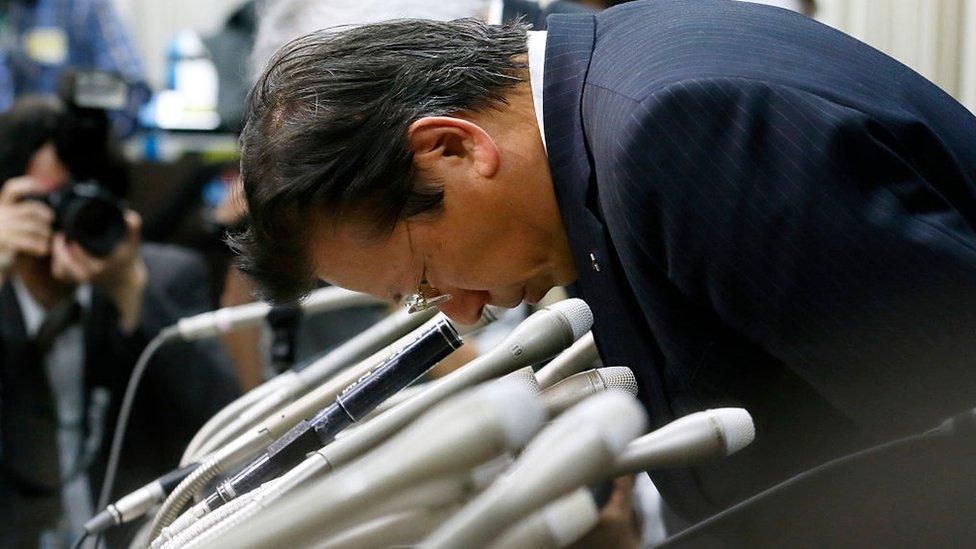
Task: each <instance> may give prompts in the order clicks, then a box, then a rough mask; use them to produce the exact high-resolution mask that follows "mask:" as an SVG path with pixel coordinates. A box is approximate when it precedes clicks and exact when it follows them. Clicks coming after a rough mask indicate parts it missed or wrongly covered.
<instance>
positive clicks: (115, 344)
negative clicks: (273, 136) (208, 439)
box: [0, 98, 237, 547]
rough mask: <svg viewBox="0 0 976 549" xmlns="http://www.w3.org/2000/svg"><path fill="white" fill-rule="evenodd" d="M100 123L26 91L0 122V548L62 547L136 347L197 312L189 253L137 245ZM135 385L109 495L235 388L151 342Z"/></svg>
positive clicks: (101, 457) (189, 352) (100, 458)
mask: <svg viewBox="0 0 976 549" xmlns="http://www.w3.org/2000/svg"><path fill="white" fill-rule="evenodd" d="M108 128H109V125H108V118H107V116H106V113H105V112H97V111H96V112H92V111H91V110H81V109H77V108H64V107H62V106H61V105H60V104H58V103H54V102H49V101H43V100H39V99H32V98H25V99H21V100H19V101H18V102H17V103H16V104H15V105H14V107H13V108H12V109H11V110H10V111H9V112H7V113H5V114H4V115H3V116H0V285H2V286H0V403H2V409H0V437H2V438H0V442H2V446H0V468H2V477H0V514H2V516H3V517H4V518H3V520H2V521H0V546H3V547H9V546H37V545H38V543H40V545H41V546H43V547H61V546H66V545H67V543H66V542H67V541H68V540H70V539H71V537H72V536H73V535H75V534H76V533H77V532H78V531H79V528H80V525H81V524H82V523H83V522H84V521H85V520H86V519H87V518H89V517H90V516H91V514H92V507H93V504H94V503H93V499H94V498H95V497H97V494H98V490H99V489H100V483H101V475H102V473H103V471H104V467H105V457H106V453H107V447H108V441H109V440H110V438H111V436H112V432H111V430H112V427H113V426H114V423H115V419H116V416H117V414H118V406H119V403H120V400H121V397H122V393H123V390H124V387H125V383H126V381H127V379H128V377H129V374H130V372H131V369H132V367H133V365H134V362H135V360H136V358H137V356H138V354H139V353H140V352H141V351H142V349H143V348H144V347H145V345H146V343H147V342H148V341H149V339H150V338H151V337H152V336H153V335H154V334H155V333H156V332H158V330H159V329H161V328H162V327H163V326H165V325H168V324H171V323H172V322H174V321H175V320H176V319H177V318H179V317H180V316H184V315H186V314H192V313H195V312H199V311H200V310H203V309H206V308H207V307H208V304H207V300H206V278H205V277H206V275H205V272H206V271H205V268H204V266H203V264H202V262H201V261H200V260H199V259H198V258H197V257H196V256H195V255H192V254H190V253H189V252H186V251H184V250H181V249H178V248H174V247H167V246H158V245H150V244H142V243H141V242H140V218H139V215H138V214H136V213H135V212H134V211H131V210H128V209H125V208H124V206H123V203H122V202H121V198H122V197H124V196H125V191H126V187H127V185H126V177H125V170H124V166H123V164H122V162H121V160H120V157H119V156H118V154H117V152H116V150H115V149H114V147H113V146H112V140H111V137H110V133H109V130H108ZM79 182H84V183H79ZM86 212H87V213H86ZM86 216H87V218H86ZM113 219H115V222H114V223H115V225H116V226H114V228H113V221H112V220H113ZM144 387H145V388H144V389H143V391H140V393H139V396H138V398H137V399H136V408H135V410H134V411H133V418H132V421H131V422H130V426H129V429H128V431H129V432H128V437H127V438H128V440H127V444H126V446H125V450H124V453H123V459H122V461H121V463H122V464H123V469H122V470H121V471H120V474H119V482H118V483H117V484H116V489H117V490H116V491H117V492H121V491H126V490H128V489H131V488H134V487H136V486H137V485H140V484H142V483H143V482H145V481H148V480H150V479H151V478H154V477H155V476H156V475H158V474H159V473H162V472H164V471H165V470H167V469H169V468H171V467H172V466H173V465H175V461H176V459H177V456H178V452H179V450H180V448H181V447H182V446H183V445H184V444H185V442H186V441H187V440H188V438H189V437H190V436H191V435H192V433H193V432H194V431H195V429H196V428H197V427H198V426H199V425H200V424H201V423H202V421H203V420H205V419H206V418H207V417H209V416H210V415H211V414H212V413H213V412H214V411H216V410H218V409H220V407H221V406H222V405H223V404H224V403H226V402H227V401H229V400H230V399H231V398H233V397H234V395H235V393H236V392H237V388H236V384H235V383H234V382H233V381H232V375H231V373H230V368H229V366H228V364H227V360H226V357H225V356H224V355H223V354H222V353H221V352H220V350H219V348H218V347H216V346H215V345H211V346H205V345H204V344H199V345H198V344H193V345H191V344H180V345H173V346H168V347H166V348H164V349H162V350H161V351H160V353H159V355H158V356H157V357H156V359H154V361H153V364H152V366H151V367H150V368H149V371H148V372H147V379H146V382H145V383H144ZM130 464H137V465H135V466H131V465H130ZM127 465H129V466H128V467H127Z"/></svg>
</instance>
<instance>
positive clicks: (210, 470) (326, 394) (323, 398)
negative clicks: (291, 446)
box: [151, 307, 497, 537]
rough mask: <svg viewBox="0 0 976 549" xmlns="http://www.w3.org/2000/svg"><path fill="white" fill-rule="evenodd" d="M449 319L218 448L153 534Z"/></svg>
mask: <svg viewBox="0 0 976 549" xmlns="http://www.w3.org/2000/svg"><path fill="white" fill-rule="evenodd" d="M446 318H447V317H445V316H444V315H443V314H442V313H439V314H437V315H436V316H434V317H433V318H432V319H431V320H429V321H428V322H427V323H426V324H424V325H422V326H421V327H419V328H417V329H416V330H414V331H413V332H411V333H410V334H407V335H406V336H403V337H402V338H400V339H399V340H397V341H396V342H394V343H393V344H391V345H389V346H387V347H386V348H384V349H383V350H381V351H379V352H377V353H374V354H373V355H372V356H370V357H369V358H367V359H365V360H363V361H362V362H360V363H359V364H357V365H355V366H351V367H349V368H346V369H344V370H342V371H341V372H339V373H338V374H336V375H334V376H332V377H331V378H329V379H328V381H326V382H325V383H323V384H322V385H320V386H319V387H318V388H316V389H315V390H313V391H311V392H309V393H307V394H305V395H304V396H302V397H301V398H299V399H298V400H295V401H294V402H291V403H290V404H288V405H287V406H286V407H285V408H283V409H281V410H279V411H277V412H275V413H273V414H272V415H271V416H269V417H268V419H266V420H265V421H263V422H262V423H261V424H259V425H258V426H256V427H254V428H252V429H250V430H248V431H247V432H245V433H244V434H242V435H240V436H238V437H237V438H235V439H234V440H232V441H231V442H230V443H228V444H226V445H224V446H222V447H221V448H220V449H219V450H216V451H215V452H214V454H213V455H211V456H210V457H208V458H207V459H206V460H204V461H203V463H202V464H201V466H200V467H199V468H197V469H196V470H194V471H193V473H191V475H190V476H189V477H187V478H186V479H185V480H184V481H183V482H181V483H180V485H179V486H177V487H176V489H175V490H174V491H173V493H172V494H171V495H170V496H169V497H168V498H167V499H166V501H164V502H163V506H162V508H161V509H160V511H159V513H157V515H156V519H155V520H154V526H153V528H152V531H151V534H152V536H153V537H155V536H156V535H157V534H159V532H160V531H161V530H162V528H163V527H165V526H166V525H169V524H171V523H172V522H173V521H174V520H175V519H176V518H177V516H178V514H179V513H180V511H181V510H182V508H183V506H184V505H186V504H187V503H188V502H189V500H190V498H191V497H192V495H193V494H195V493H196V492H197V491H198V490H200V489H202V488H203V487H204V486H205V485H206V484H207V483H209V482H210V481H211V480H212V479H214V478H216V477H217V476H218V475H219V474H221V473H223V472H224V471H225V470H226V469H227V468H228V467H230V466H232V465H234V464H236V463H239V462H241V461H243V460H246V459H248V458H250V457H252V456H254V455H256V454H258V453H260V452H262V451H265V450H266V449H267V447H268V446H269V445H271V444H274V443H275V441H276V440H278V439H279V438H280V437H282V436H284V435H285V434H286V433H287V432H288V431H289V430H290V429H291V428H292V427H294V426H295V425H297V424H299V422H301V421H302V420H304V419H306V418H308V417H310V416H311V415H313V414H315V413H316V412H318V411H319V410H320V409H321V408H322V407H324V406H327V405H328V404H330V403H332V401H333V400H334V399H335V398H336V397H337V396H338V395H339V393H340V392H342V390H343V389H345V388H346V387H347V386H349V385H350V384H351V383H353V382H354V381H356V379H357V378H358V377H359V376H362V375H363V374H364V373H366V372H368V371H369V370H370V369H372V368H373V367H374V366H375V365H376V364H378V363H379V362H381V361H382V360H384V359H386V358H387V357H388V355H389V354H390V353H391V352H393V350H394V349H397V348H399V347H401V346H403V345H404V344H405V343H404V342H405V341H409V340H410V338H411V337H416V335H417V334H418V333H420V332H422V331H424V330H427V329H429V328H430V327H431V326H433V325H434V324H436V323H437V322H440V321H442V320H444V321H446ZM496 318H497V316H496V315H495V313H494V311H493V309H492V308H489V307H486V308H485V309H484V310H483V311H482V316H481V320H480V321H479V322H478V323H477V324H474V325H469V326H460V327H459V331H460V332H461V333H462V334H464V333H471V332H474V331H476V330H478V329H480V328H481V327H483V326H485V325H487V324H489V323H491V322H493V321H494V320H495V319H496ZM310 368H311V367H310ZM302 373H304V371H303V372H302ZM192 512H193V513H194V514H196V515H202V514H205V513H207V512H208V509H207V507H206V505H205V502H201V503H200V504H198V505H197V506H195V507H194V508H193V511H192Z"/></svg>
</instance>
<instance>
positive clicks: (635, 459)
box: [491, 374, 755, 549]
mask: <svg viewBox="0 0 976 549" xmlns="http://www.w3.org/2000/svg"><path fill="white" fill-rule="evenodd" d="M577 375H579V374H577ZM543 394H545V392H543ZM754 437H755V430H754V429H753V426H752V418H751V416H750V415H749V413H748V412H746V411H745V410H743V409H742V408H719V409H715V410H706V411H704V412H697V413H694V414H690V415H688V416H685V417H683V418H680V419H677V420H675V421H673V422H671V423H669V424H668V425H665V426H664V427H661V428H660V429H658V430H656V431H654V432H652V433H648V434H646V435H644V436H642V437H639V438H636V439H634V440H633V441H631V442H630V444H628V445H627V447H626V448H624V450H623V452H621V453H620V455H618V456H617V459H616V461H615V462H614V465H613V467H611V468H610V470H609V471H608V472H607V474H606V476H607V477H608V478H613V477H617V476H622V475H629V474H634V473H639V472H642V471H648V470H651V469H660V468H663V467H691V466H694V465H697V464H700V463H702V462H705V461H707V460H710V459H717V458H722V457H725V456H728V455H731V454H733V453H735V452H737V451H738V450H741V449H742V448H744V447H746V446H747V445H748V444H749V443H750V442H752V440H753V439H754ZM599 512H600V509H599V506H598V505H597V503H596V501H595V500H594V498H593V494H592V492H591V491H590V489H589V488H586V487H584V488H580V489H578V490H576V491H575V492H573V493H572V494H570V495H568V496H565V497H563V498H561V499H558V500H556V501H554V502H552V503H550V504H548V505H546V506H545V507H543V508H542V509H540V510H539V511H536V512H535V513H533V514H532V515H531V516H529V517H528V518H526V519H524V520H522V521H521V522H519V523H518V524H516V525H515V526H513V527H512V528H509V529H508V530H507V531H506V532H505V534H504V535H502V536H501V538H499V540H498V541H497V542H495V543H494V544H492V545H491V549H521V548H528V547H531V548H532V549H561V548H563V547H567V546H569V545H572V544H573V543H576V542H577V541H579V539H580V538H581V537H583V536H584V535H586V533H587V532H589V531H590V530H591V529H593V527H595V526H596V524H597V522H598V520H599Z"/></svg>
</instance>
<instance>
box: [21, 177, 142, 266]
mask: <svg viewBox="0 0 976 549" xmlns="http://www.w3.org/2000/svg"><path fill="white" fill-rule="evenodd" d="M38 199H39V200H41V201H43V202H44V203H46V204H47V205H48V206H50V207H51V209H52V210H54V230H55V231H62V232H64V234H65V237H66V238H67V239H68V241H72V242H77V243H78V244H79V245H80V246H81V247H82V248H84V249H85V251H86V252H88V253H89V254H91V255H93V256H95V257H105V256H107V255H109V254H110V253H112V250H114V249H115V247H116V246H117V245H118V244H119V242H121V241H122V239H123V238H125V235H126V232H127V228H126V224H125V217H124V213H125V203H124V202H123V201H122V200H119V199H118V198H117V197H116V196H115V195H113V194H112V193H110V192H108V191H107V190H105V189H104V188H103V187H102V186H101V185H99V184H98V183H96V182H94V181H83V182H78V183H73V184H69V185H66V186H65V188H64V189H62V190H59V191H56V192H54V193H51V194H49V195H46V196H43V197H38Z"/></svg>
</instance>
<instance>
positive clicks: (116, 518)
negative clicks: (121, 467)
mask: <svg viewBox="0 0 976 549" xmlns="http://www.w3.org/2000/svg"><path fill="white" fill-rule="evenodd" d="M196 467H197V464H196V463H193V464H190V465H187V466H186V467H182V468H180V469H175V470H173V471H170V472H169V473H166V474H165V475H163V476H161V477H159V478H157V479H156V480H154V481H152V482H150V483H149V484H146V485H145V486H143V487H142V488H139V489H138V490H136V491H134V492H132V493H130V494H128V495H126V496H124V497H123V498H122V499H120V500H118V501H116V502H115V503H112V504H109V505H108V507H106V508H105V510H103V511H102V512H101V513H98V514H97V515H95V516H94V517H92V518H91V519H89V520H88V522H86V523H85V527H84V528H85V531H86V532H88V534H89V535H92V534H98V533H101V532H104V531H105V530H108V529H109V528H111V527H112V526H115V525H117V524H122V523H125V522H129V521H130V520H134V519H137V518H139V517H140V516H142V515H143V514H144V513H145V509H144V508H143V503H144V502H146V501H149V502H155V503H159V502H161V501H163V499H165V498H166V494H169V492H170V491H171V490H172V489H173V488H175V487H176V485H177V484H179V483H180V481H182V480H183V479H184V478H186V475H188V474H190V472H191V471H193V470H194V469H196ZM151 505H153V504H150V506H151Z"/></svg>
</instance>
